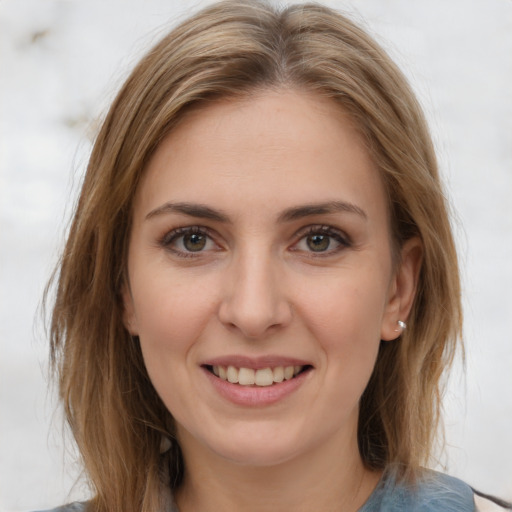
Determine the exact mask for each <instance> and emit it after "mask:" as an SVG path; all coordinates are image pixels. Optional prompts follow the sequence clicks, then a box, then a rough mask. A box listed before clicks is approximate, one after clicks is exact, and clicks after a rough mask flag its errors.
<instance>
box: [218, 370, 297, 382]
mask: <svg viewBox="0 0 512 512" xmlns="http://www.w3.org/2000/svg"><path fill="white" fill-rule="evenodd" d="M303 368H304V367H303V366H276V367H275V368H262V369H259V370H253V369H252V368H236V367H235V366H228V367H225V366H213V367H212V371H213V373H214V374H215V375H216V376H217V377H219V378H220V379H222V380H227V381H228V382H231V383H232V384H239V385H241V386H254V385H256V386H271V385H272V384H274V383H275V382H277V383H279V382H283V380H290V379H292V378H293V377H295V376H296V375H298V374H299V373H300V372H301V371H302V369H303Z"/></svg>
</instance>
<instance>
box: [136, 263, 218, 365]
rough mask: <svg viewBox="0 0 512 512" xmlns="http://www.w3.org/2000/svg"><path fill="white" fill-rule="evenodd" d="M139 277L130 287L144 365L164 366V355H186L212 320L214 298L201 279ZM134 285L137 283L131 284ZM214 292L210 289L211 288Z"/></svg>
mask: <svg viewBox="0 0 512 512" xmlns="http://www.w3.org/2000/svg"><path fill="white" fill-rule="evenodd" d="M155 274H156V275H157V276H158V278H154V277H152V276H146V278H145V279H144V276H142V278H141V279H139V280H138V284H139V286H137V287H134V293H133V295H134V297H136V302H135V304H134V306H135V307H134V310H135V315H136V322H137V326H138V333H139V338H140V341H141V347H142V351H143V354H144V359H145V361H146V365H148V366H149V365H150V364H153V363H154V364H156V365H158V366H165V364H166V363H169V361H167V362H166V361H165V358H166V354H167V355H169V356H172V358H171V359H172V360H173V361H174V360H176V359H175V356H176V355H178V354H179V355H180V361H181V362H183V357H185V356H186V354H187V353H188V351H189V350H190V348H191V347H192V346H193V344H194V342H195V341H197V339H198V338H199V337H200V336H201V333H202V332H203V331H204V330H205V328H206V324H207V323H208V322H209V321H210V319H211V317H212V312H213V310H214V302H215V299H214V297H212V294H211V293H208V290H211V289H212V286H211V285H209V283H207V282H205V280H202V279H198V280H193V282H190V280H183V279H180V277H179V276H177V275H175V273H174V272H172V273H171V272H167V274H168V275H166V273H165V272H156V273H155ZM135 285H137V283H135ZM213 289H214V288H213Z"/></svg>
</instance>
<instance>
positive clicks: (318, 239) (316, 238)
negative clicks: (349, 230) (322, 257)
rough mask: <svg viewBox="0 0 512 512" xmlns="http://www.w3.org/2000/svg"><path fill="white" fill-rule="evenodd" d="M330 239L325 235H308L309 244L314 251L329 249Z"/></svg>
mask: <svg viewBox="0 0 512 512" xmlns="http://www.w3.org/2000/svg"><path fill="white" fill-rule="evenodd" d="M329 243H330V239H329V237H328V236H325V235H311V236H308V239H307V244H308V247H309V248H310V249H311V250H312V251H316V252H320V251H325V250H326V249H328V247H329Z"/></svg>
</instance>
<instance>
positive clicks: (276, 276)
mask: <svg viewBox="0 0 512 512" xmlns="http://www.w3.org/2000/svg"><path fill="white" fill-rule="evenodd" d="M226 277H227V278H226V279H225V280H224V282H223V285H222V286H223V290H222V298H221V303H220V307H219V319H220V321H221V322H222V323H223V324H224V325H226V326H227V327H229V328H230V329H237V330H238V331H240V332H241V333H242V334H243V336H244V337H246V338H249V339H257V338H263V337H265V336H266V335H268V334H270V333H271V332H274V331H276V330H279V329H281V328H283V327H286V326H287V325H288V324H289V323H290V321H291V319H292V307H291V304H290V301H289V300H288V298H287V295H286V293H285V290H284V288H285V287H284V283H283V281H284V279H283V270H282V268H281V267H280V265H279V264H278V263H276V262H274V261H272V256H271V255H263V254H261V253H260V254H256V253H253V254H246V255H242V256H240V257H239V258H237V259H235V260H234V261H233V262H232V263H231V265H230V269H229V275H228V276H226Z"/></svg>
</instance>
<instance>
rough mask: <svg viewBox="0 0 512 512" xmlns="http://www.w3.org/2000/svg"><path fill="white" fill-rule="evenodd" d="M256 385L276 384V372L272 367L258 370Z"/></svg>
mask: <svg viewBox="0 0 512 512" xmlns="http://www.w3.org/2000/svg"><path fill="white" fill-rule="evenodd" d="M254 380H255V384H256V386H272V384H274V372H273V371H272V370H271V369H270V368H264V369H263V370H256V377H255V379H254Z"/></svg>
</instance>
